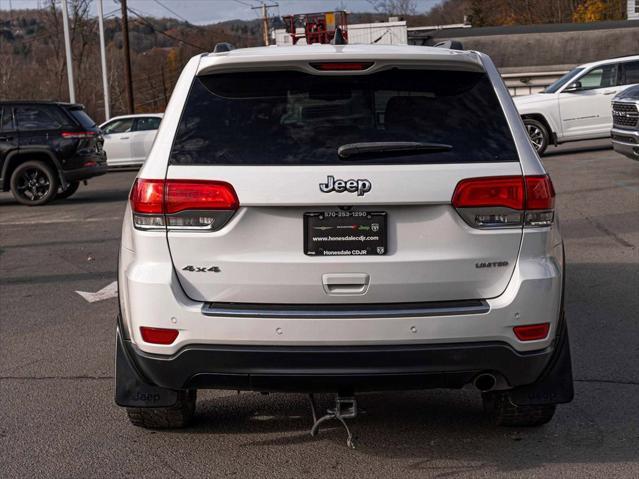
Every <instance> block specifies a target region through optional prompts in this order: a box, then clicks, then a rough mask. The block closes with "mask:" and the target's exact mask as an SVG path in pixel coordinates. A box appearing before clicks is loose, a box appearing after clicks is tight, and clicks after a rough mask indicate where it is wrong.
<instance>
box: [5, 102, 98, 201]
mask: <svg viewBox="0 0 639 479" xmlns="http://www.w3.org/2000/svg"><path fill="white" fill-rule="evenodd" d="M103 143H104V140H103V139H102V135H101V133H100V129H99V128H98V127H97V125H96V124H95V122H94V121H93V120H92V119H91V118H90V117H89V115H87V113H86V112H85V111H84V106H82V105H77V104H70V103H58V102H42V101H38V102H34V101H2V102H0V186H1V187H2V191H8V190H11V192H12V193H13V196H14V197H15V199H16V200H17V201H18V202H19V203H22V204H24V205H30V206H37V205H43V204H45V203H48V202H49V201H52V200H53V199H55V198H56V197H58V198H68V197H69V196H71V195H72V194H73V193H75V192H76V191H77V189H78V186H79V185H80V181H82V180H86V179H88V178H92V177H94V176H98V175H103V174H104V173H106V172H107V164H106V153H105V152H104V150H103V149H102V144H103Z"/></svg>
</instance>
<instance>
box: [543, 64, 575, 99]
mask: <svg viewBox="0 0 639 479" xmlns="http://www.w3.org/2000/svg"><path fill="white" fill-rule="evenodd" d="M582 71H584V69H583V68H573V69H572V70H570V71H569V72H568V73H566V74H565V75H564V76H562V77H561V78H560V79H559V80H557V81H555V82H554V83H551V84H550V85H549V86H548V88H546V89H545V90H544V91H543V92H542V93H556V92H557V90H559V89H560V88H561V87H562V86H564V85H565V84H566V83H568V82H570V81H571V80H572V79H573V78H575V77H576V76H577V75H578V74H579V73H581V72H582Z"/></svg>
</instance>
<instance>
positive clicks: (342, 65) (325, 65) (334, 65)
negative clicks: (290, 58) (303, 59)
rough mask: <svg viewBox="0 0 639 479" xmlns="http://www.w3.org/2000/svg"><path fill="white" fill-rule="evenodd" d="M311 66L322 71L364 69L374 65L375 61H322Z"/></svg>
mask: <svg viewBox="0 0 639 479" xmlns="http://www.w3.org/2000/svg"><path fill="white" fill-rule="evenodd" d="M311 66H312V67H313V68H315V69H316V70H319V71H322V72H334V71H340V72H342V71H363V70H368V69H369V68H370V67H372V66H373V62H321V63H311Z"/></svg>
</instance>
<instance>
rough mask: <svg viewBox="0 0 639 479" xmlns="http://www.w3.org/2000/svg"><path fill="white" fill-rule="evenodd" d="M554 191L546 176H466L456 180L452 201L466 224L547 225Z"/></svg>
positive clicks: (550, 222) (475, 225) (501, 225)
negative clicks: (457, 181) (463, 178)
mask: <svg viewBox="0 0 639 479" xmlns="http://www.w3.org/2000/svg"><path fill="white" fill-rule="evenodd" d="M554 198H555V191H554V189H553V186H552V182H551V181H550V178H549V177H548V176H547V175H544V176H498V177H487V178H469V179H465V180H462V181H460V182H459V183H458V184H457V187H456V188H455V192H454V193H453V198H452V204H453V206H454V207H455V208H456V209H457V211H458V212H459V213H460V215H461V216H462V217H463V218H464V220H465V221H466V222H467V223H468V224H469V225H470V226H474V227H479V228H499V227H503V226H521V225H522V223H523V224H525V225H526V226H549V225H550V224H552V222H553V218H554V211H553V208H554Z"/></svg>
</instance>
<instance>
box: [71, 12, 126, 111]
mask: <svg viewBox="0 0 639 479" xmlns="http://www.w3.org/2000/svg"><path fill="white" fill-rule="evenodd" d="M65 1H66V0H65ZM120 5H121V6H122V38H123V43H124V77H125V78H124V82H125V83H126V97H127V104H128V107H129V113H135V103H134V101H133V79H132V78H131V51H130V50H129V16H128V15H127V6H126V0H120Z"/></svg>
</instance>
